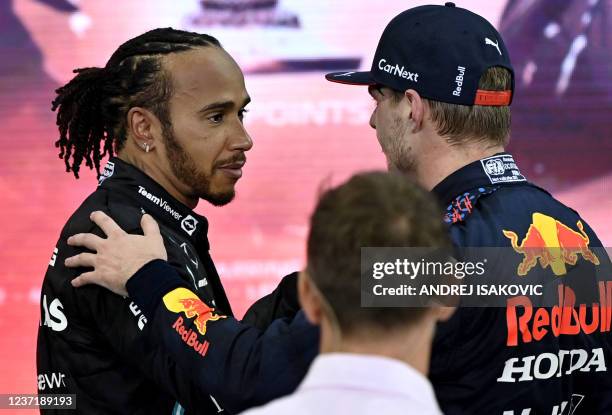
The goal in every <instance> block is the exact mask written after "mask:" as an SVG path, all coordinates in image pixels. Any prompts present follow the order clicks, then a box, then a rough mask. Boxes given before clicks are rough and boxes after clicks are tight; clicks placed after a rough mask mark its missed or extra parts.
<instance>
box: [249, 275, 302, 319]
mask: <svg viewBox="0 0 612 415" xmlns="http://www.w3.org/2000/svg"><path fill="white" fill-rule="evenodd" d="M297 278H298V273H297V272H293V273H291V274H289V275H287V276H285V277H283V279H282V280H281V282H280V283H279V284H278V287H276V289H275V290H274V291H273V292H272V293H270V294H268V295H266V296H265V297H262V298H260V299H259V300H257V301H256V302H255V303H254V304H253V305H252V306H251V307H249V309H248V310H247V312H246V313H245V315H244V317H243V318H242V322H243V323H245V324H250V325H252V326H254V327H257V328H258V329H260V330H264V329H265V328H267V327H268V326H269V325H270V324H271V323H272V322H273V321H274V320H276V319H277V318H290V319H291V318H293V317H295V315H296V314H297V312H298V311H300V308H301V307H300V302H299V300H298V293H297Z"/></svg>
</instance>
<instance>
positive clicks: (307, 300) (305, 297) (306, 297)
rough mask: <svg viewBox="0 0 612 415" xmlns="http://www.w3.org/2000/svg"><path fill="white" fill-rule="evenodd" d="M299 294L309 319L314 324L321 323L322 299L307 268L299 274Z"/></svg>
mask: <svg viewBox="0 0 612 415" xmlns="http://www.w3.org/2000/svg"><path fill="white" fill-rule="evenodd" d="M298 296H299V299H300V304H301V306H302V309H303V310H304V314H306V318H307V319H308V321H310V322H311V323H312V324H314V325H319V324H321V316H322V312H321V299H320V298H319V295H318V292H317V290H316V288H315V287H313V282H312V280H311V279H310V275H309V274H308V272H307V271H306V270H304V271H300V273H299V275H298Z"/></svg>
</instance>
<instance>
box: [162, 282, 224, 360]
mask: <svg viewBox="0 0 612 415" xmlns="http://www.w3.org/2000/svg"><path fill="white" fill-rule="evenodd" d="M163 300H164V305H165V306H166V308H167V309H168V310H170V311H172V312H174V313H184V314H185V317H187V318H194V317H195V320H193V323H194V325H195V329H196V330H197V332H198V333H199V334H200V335H202V336H203V335H205V334H206V325H207V323H208V322H209V321H217V320H220V319H222V318H226V316H222V315H219V314H215V309H214V308H212V307H209V306H207V305H206V304H205V303H204V302H203V301H202V300H200V299H199V298H198V296H197V295H195V294H194V293H193V292H191V291H189V290H188V289H186V288H182V287H181V288H176V289H174V290H172V291H171V292H169V293H168V294H166V295H165V296H164V298H163ZM172 328H173V329H174V330H175V331H176V332H177V333H178V334H179V335H180V336H181V338H182V339H183V341H184V342H185V343H186V344H187V345H188V346H189V347H191V348H193V349H194V350H195V351H196V352H198V353H199V354H201V355H202V356H204V355H205V354H206V352H207V351H208V346H209V343H208V341H206V340H204V341H200V340H199V336H198V333H196V332H195V331H194V330H192V329H190V328H189V327H188V326H187V325H186V324H185V320H184V319H183V317H182V316H179V317H178V319H177V320H176V321H175V322H174V324H173V325H172Z"/></svg>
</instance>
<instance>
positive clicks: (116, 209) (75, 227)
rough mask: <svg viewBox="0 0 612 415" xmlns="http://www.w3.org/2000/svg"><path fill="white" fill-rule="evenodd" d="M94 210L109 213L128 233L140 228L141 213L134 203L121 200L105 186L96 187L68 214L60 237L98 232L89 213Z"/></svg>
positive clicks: (65, 237)
mask: <svg viewBox="0 0 612 415" xmlns="http://www.w3.org/2000/svg"><path fill="white" fill-rule="evenodd" d="M94 211H102V212H104V213H106V214H107V215H109V216H110V217H111V218H112V219H113V220H114V221H115V222H117V224H118V225H119V226H120V227H121V228H122V229H123V230H125V231H126V232H128V233H135V232H137V231H138V230H140V217H141V216H142V213H141V211H140V208H139V207H138V206H136V205H135V204H131V203H129V201H127V200H123V199H122V198H121V197H119V196H118V195H114V194H113V192H111V191H109V190H108V189H106V188H100V187H99V188H98V189H96V191H95V192H93V193H92V194H91V195H89V196H88V197H87V198H86V199H85V200H84V201H83V203H81V205H80V206H79V207H78V208H77V209H76V210H75V211H74V213H73V214H72V215H71V216H70V218H69V219H68V221H67V222H66V225H65V226H64V228H63V229H62V231H61V236H60V239H64V240H65V239H67V238H68V237H70V236H71V235H74V234H77V233H85V232H93V233H96V234H100V230H99V228H98V227H97V226H96V225H95V223H93V222H92V221H91V219H90V218H89V215H90V214H91V213H92V212H94Z"/></svg>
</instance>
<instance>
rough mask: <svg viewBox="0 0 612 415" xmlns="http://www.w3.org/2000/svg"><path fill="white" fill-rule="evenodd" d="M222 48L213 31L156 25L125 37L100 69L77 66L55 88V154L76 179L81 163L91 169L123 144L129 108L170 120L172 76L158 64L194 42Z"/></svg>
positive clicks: (194, 46) (194, 45) (198, 44)
mask: <svg viewBox="0 0 612 415" xmlns="http://www.w3.org/2000/svg"><path fill="white" fill-rule="evenodd" d="M206 46H214V47H219V48H220V47H221V45H220V43H219V41H218V40H217V39H215V38H214V37H212V36H209V35H205V34H199V33H193V32H186V31H182V30H175V29H172V28H164V29H155V30H151V31H149V32H146V33H144V34H142V35H140V36H137V37H135V38H133V39H130V40H128V41H127V42H125V43H124V44H122V45H121V46H119V48H118V49H117V50H116V51H115V53H113V55H112V56H111V58H110V59H109V61H108V63H107V64H106V66H105V67H104V68H80V69H75V70H74V73H76V76H75V77H74V78H73V79H72V80H71V81H70V82H68V83H67V84H66V85H64V86H62V87H61V88H58V89H57V90H56V91H55V92H56V94H57V97H56V98H55V99H54V100H53V103H52V106H51V110H52V111H55V110H57V126H58V129H59V139H58V140H57V141H56V142H55V147H58V148H60V152H59V158H61V159H63V160H64V163H65V164H66V171H67V172H70V171H72V172H73V174H74V176H75V177H76V178H77V179H78V177H79V168H80V166H81V164H82V163H83V159H85V165H86V166H87V167H89V168H90V169H92V168H95V169H96V172H97V174H98V176H100V161H101V160H102V158H104V157H105V156H107V155H108V156H109V157H110V156H113V155H114V154H116V153H117V152H118V151H119V150H121V148H122V147H123V145H124V144H125V140H126V136H127V119H126V115H127V112H128V111H129V109H130V108H132V107H143V108H147V109H148V110H150V111H151V112H152V113H153V114H155V115H156V116H157V117H158V118H159V120H160V121H161V122H162V124H163V125H164V127H168V126H169V125H170V117H169V112H168V100H169V99H170V97H171V96H172V80H171V79H170V77H169V76H168V75H167V74H166V73H165V71H164V70H163V68H162V62H161V58H162V57H163V56H164V55H167V54H170V53H176V52H182V51H186V50H190V49H194V48H197V47H206Z"/></svg>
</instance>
